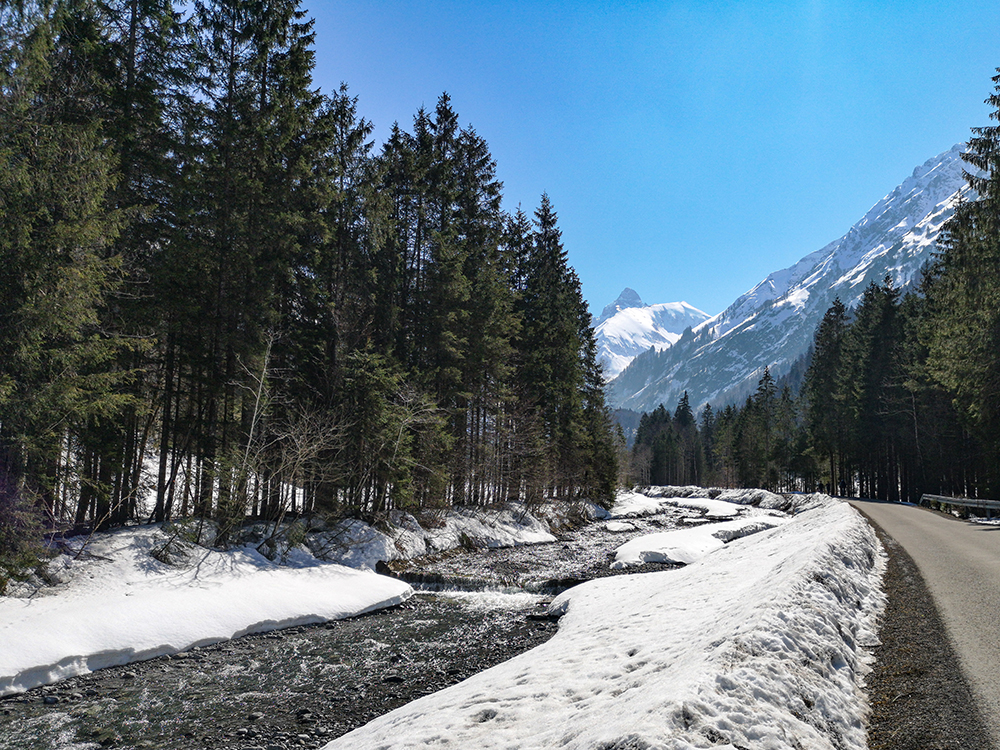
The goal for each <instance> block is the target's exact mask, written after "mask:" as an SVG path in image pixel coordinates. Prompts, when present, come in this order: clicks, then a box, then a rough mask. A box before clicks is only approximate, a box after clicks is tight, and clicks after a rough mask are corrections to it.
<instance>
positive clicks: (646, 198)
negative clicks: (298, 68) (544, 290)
mask: <svg viewBox="0 0 1000 750" xmlns="http://www.w3.org/2000/svg"><path fill="white" fill-rule="evenodd" d="M303 7H304V8H305V9H306V10H307V11H308V13H309V14H310V15H312V16H314V17H315V18H316V51H317V56H316V62H317V65H316V71H315V73H314V78H315V82H316V83H317V84H318V85H319V86H320V87H321V88H322V89H323V90H324V91H327V92H330V91H333V90H334V89H335V88H336V87H337V86H339V84H340V83H341V82H342V81H343V82H345V83H347V84H348V86H349V87H350V91H351V93H352V94H354V95H356V96H357V97H358V100H359V110H360V113H361V114H362V116H364V117H365V118H366V119H369V120H371V121H372V122H373V123H374V125H375V128H376V130H375V139H376V143H377V144H381V142H382V141H383V140H384V138H385V137H386V136H387V134H388V132H389V129H390V128H391V126H392V123H393V122H394V121H398V122H399V123H400V124H401V125H402V126H403V127H404V128H406V129H410V127H411V124H412V118H413V115H414V113H415V112H416V111H417V109H418V108H419V107H420V106H421V105H423V106H425V107H427V108H430V109H433V107H434V105H435V103H436V101H437V99H438V97H439V96H440V94H441V93H442V92H443V91H447V92H448V93H449V94H450V95H451V98H452V103H453V107H454V108H455V110H456V111H457V112H458V114H459V117H460V119H461V122H462V124H463V125H472V126H473V127H475V129H476V130H477V132H478V133H479V134H480V135H481V136H483V138H485V140H486V141H487V143H489V145H490V149H491V151H492V153H493V156H494V158H495V159H496V161H497V166H498V173H499V177H500V179H501V180H503V182H504V196H505V206H506V207H507V208H508V209H510V210H513V209H514V208H516V207H517V205H518V204H521V205H522V207H524V208H525V209H526V210H527V211H529V213H530V212H532V211H533V210H534V209H535V207H537V205H538V199H539V197H540V195H541V193H542V192H543V191H545V192H547V193H548V194H549V197H550V198H551V199H552V202H553V205H554V207H555V209H556V211H557V212H558V214H559V224H560V227H561V228H562V231H563V239H564V242H565V245H566V249H567V250H568V252H569V258H570V262H571V263H572V265H573V266H574V267H575V268H576V270H577V272H578V273H579V275H580V278H581V280H582V282H583V292H584V295H585V296H586V297H587V299H588V301H589V302H590V304H591V309H592V310H595V311H600V309H601V308H602V307H603V306H604V305H605V304H607V303H608V302H610V301H612V300H613V299H615V297H616V296H617V295H618V293H619V292H620V291H621V290H622V288H624V287H626V286H630V287H632V288H634V289H635V290H636V291H638V292H639V294H640V295H641V296H642V298H643V300H644V301H646V302H648V303H654V302H672V301H677V300H686V301H687V302H689V303H691V304H692V305H694V306H695V307H698V308H701V309H702V310H704V311H705V312H708V313H712V314H714V313H717V312H720V311H721V310H722V309H723V308H725V307H726V306H727V305H728V304H729V303H731V302H732V301H733V300H734V299H735V298H736V297H737V296H739V295H740V294H742V293H743V292H745V291H747V290H748V289H749V288H750V287H752V286H753V285H754V284H756V283H757V282H758V281H760V280H761V279H762V278H764V277H765V276H766V275H767V274H768V273H770V272H771V271H775V270H778V269H779V268H784V267H786V266H788V265H791V264H792V263H794V262H795V261H797V260H798V259H799V258H801V257H802V256H804V255H806V254H807V253H810V252H812V251H814V250H817V249H819V248H820V247H822V246H823V245H825V244H827V243H828V242H830V241H832V240H834V239H836V238H838V237H840V236H841V235H842V234H844V232H846V231H847V229H848V228H850V226H851V225H852V224H853V223H854V222H855V221H857V220H858V219H860V218H861V216H862V215H863V214H864V213H865V211H867V209H868V208H870V207H871V206H872V205H873V204H874V203H875V202H876V201H878V200H879V199H880V198H881V197H882V196H883V195H885V194H886V193H888V192H889V191H890V190H892V188H894V187H895V186H896V185H897V184H898V183H900V182H901V181H902V180H903V179H904V178H905V177H906V176H908V175H909V174H910V172H911V171H912V170H913V168H914V167H915V166H917V165H918V164H921V163H923V162H924V161H926V160H927V159H928V158H930V157H932V156H934V155H936V154H938V153H940V152H942V151H945V150H947V149H949V148H950V147H951V146H952V145H953V144H955V143H958V142H961V141H964V140H965V139H967V138H968V136H969V131H970V128H971V127H973V126H976V125H987V124H989V123H990V121H989V119H988V116H989V111H990V110H989V107H988V106H986V105H985V104H984V103H983V100H984V99H985V98H986V97H987V96H988V95H989V94H990V92H991V91H992V88H993V83H992V82H991V80H990V78H991V76H993V75H994V74H995V70H994V69H995V68H996V67H998V66H1000V3H997V2H995V0H994V1H993V2H978V1H977V0H968V1H966V2H962V3H944V2H940V1H938V2H922V1H921V0H911V1H910V2H892V3H890V2H882V3H880V2H865V3H862V2H824V1H823V0H801V1H795V0H790V1H789V2H781V1H777V2H766V3H765V2H726V1H724V0H723V1H717V2H588V1H587V0H574V1H573V2H479V1H477V0H454V1H453V0H342V1H340V2H318V1H314V2H312V3H311V4H310V3H309V2H308V0H306V2H304V6H303Z"/></svg>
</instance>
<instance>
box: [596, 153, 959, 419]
mask: <svg viewBox="0 0 1000 750" xmlns="http://www.w3.org/2000/svg"><path fill="white" fill-rule="evenodd" d="M963 149H964V145H962V144H960V145H956V146H954V147H953V148H952V149H951V150H949V151H946V152H945V153H943V154H940V155H939V156H936V157H934V158H933V159H929V160H928V161H926V162H925V163H924V164H922V165H921V166H919V167H917V168H916V169H915V170H913V174H912V175H910V177H908V178H907V179H906V180H904V181H903V183H902V184H901V185H899V187H897V188H896V189H895V190H893V191H892V192H891V193H889V194H888V195H887V196H885V197H884V198H883V199H882V200H880V201H879V202H878V203H876V204H875V205H874V206H873V207H872V208H871V210H869V211H868V213H866V214H865V215H864V217H863V218H862V219H861V220H860V221H859V222H858V223H856V224H855V225H854V226H853V227H851V229H850V230H849V231H848V232H847V234H845V235H844V236H843V237H841V238H840V239H838V240H836V241H834V242H831V243H830V244H829V245H827V246H826V247H824V248H822V249H820V250H817V251H816V252H813V253H810V254H809V255H807V256H806V257H804V258H803V259H802V260H800V261H799V262H798V263H796V264H795V265H793V266H791V267H789V268H786V269H784V270H781V271H777V272H775V273H772V274H771V275H769V276H768V277H767V278H766V279H764V280H763V281H761V282H760V283H759V284H757V285H756V286H755V287H754V288H753V289H751V290H750V291H749V292H747V293H746V294H744V295H742V296H741V297H739V298H738V299H737V300H736V301H735V302H733V304H731V305H730V306H729V307H728V308H726V309H725V310H724V311H723V312H721V313H719V314H718V315H716V316H715V317H713V318H709V319H708V320H705V321H704V322H700V324H698V325H696V326H694V327H693V329H692V330H690V331H686V332H684V333H683V335H682V336H681V337H680V338H678V339H677V340H676V341H674V342H669V343H663V344H661V345H657V344H656V343H655V342H654V343H652V344H651V345H652V347H653V348H652V350H650V348H649V346H647V347H646V350H645V351H643V352H642V353H641V354H637V355H636V356H634V359H633V360H632V361H631V362H630V363H629V364H628V365H627V367H625V369H624V370H621V371H620V374H618V375H617V377H615V378H614V380H612V381H611V382H610V383H609V384H608V403H609V404H610V405H611V406H613V407H621V408H628V409H634V410H637V411H649V410H651V409H654V408H656V407H657V406H658V405H659V404H661V403H662V404H665V405H666V406H667V407H668V408H673V407H674V406H675V405H676V403H677V400H678V399H679V398H680V396H681V394H682V393H683V392H684V391H687V392H688V396H689V398H690V400H691V404H692V405H693V406H694V405H697V406H699V407H700V406H701V405H703V404H705V403H712V404H714V405H723V404H725V403H730V402H732V401H734V400H737V399H741V398H744V397H745V396H746V394H747V393H749V392H750V390H751V389H752V388H753V387H754V386H755V385H756V382H757V380H758V379H759V378H760V374H761V372H762V371H763V369H764V366H765V365H767V366H770V368H771V373H772V374H773V375H775V376H780V375H782V374H783V373H785V372H787V371H788V370H789V369H790V368H791V366H792V365H793V364H794V363H795V361H796V360H798V359H800V358H801V357H802V356H803V355H804V354H805V353H806V352H807V351H808V349H809V346H810V345H811V343H812V340H813V336H814V334H815V332H816V327H817V325H819V321H820V320H821V319H822V317H823V315H824V314H825V313H826V311H827V310H828V309H829V307H830V305H831V303H832V302H833V300H834V298H836V297H840V299H841V301H842V302H843V303H844V304H845V305H846V306H847V307H848V308H851V307H853V306H855V305H857V303H858V301H859V300H860V299H861V295H862V294H863V292H864V290H865V288H866V287H867V286H868V284H869V283H870V282H872V281H875V282H882V280H883V279H884V278H885V276H886V275H888V276H890V277H891V279H892V282H893V284H895V285H896V286H897V287H900V288H906V287H908V286H910V285H911V284H912V283H913V282H914V281H916V280H917V279H919V275H920V269H921V268H922V266H923V265H924V264H925V263H926V262H927V261H928V260H929V259H930V255H931V249H932V247H933V246H934V243H935V241H936V240H937V237H938V234H939V232H940V231H941V227H942V226H943V224H944V223H945V222H946V221H947V220H948V218H949V217H950V216H951V215H952V212H953V211H954V207H955V204H956V202H957V201H958V200H959V197H960V196H962V195H963V194H965V193H966V192H967V191H968V187H967V185H966V182H965V179H964V177H963V168H964V167H968V165H967V164H966V163H965V162H963V161H962V158H961V157H962V151H963ZM626 291H631V290H626ZM635 296H636V299H638V295H635ZM621 302H622V298H619V300H618V301H617V302H616V303H612V305H609V306H608V307H607V308H605V313H607V312H608V311H609V310H610V309H613V308H615V305H617V304H619V303H621ZM626 302H627V300H626ZM640 302H641V300H640ZM671 304H683V303H671ZM657 307H660V306H659V305H653V306H642V307H632V308H629V307H626V308H624V309H616V312H614V314H613V315H612V316H611V317H609V318H607V319H606V320H605V321H604V322H602V323H601V326H606V325H607V324H608V323H611V321H616V320H620V321H624V320H626V319H631V318H632V317H633V316H635V317H640V314H641V313H642V312H643V311H644V310H650V309H654V308H657ZM687 307H688V308H689V309H691V310H694V308H690V306H687ZM695 312H697V311H695ZM601 326H598V330H600V328H601ZM622 327H624V324H622ZM610 328H611V329H612V333H611V334H608V333H607V332H605V333H603V334H598V338H599V341H600V340H601V336H602V335H603V336H604V340H606V341H608V342H612V341H617V340H621V341H622V342H624V341H625V340H626V338H627V337H625V336H624V335H619V337H618V339H614V338H613V335H614V334H616V333H617V330H618V324H616V325H615V326H610ZM606 330H607V329H606ZM640 339H641V336H639V335H636V336H634V337H633V340H634V341H635V342H636V345H638V343H639V341H640ZM609 347H610V343H609ZM623 347H624V343H623V344H621V345H620V348H622V352H623V353H622V355H621V356H626V355H625V354H624V348H623ZM610 352H611V349H609V354H608V357H609V358H610V357H611V356H612V354H611V353H610ZM602 353H603V348H602ZM607 372H609V373H610V372H611V369H610V368H609V369H608V370H607Z"/></svg>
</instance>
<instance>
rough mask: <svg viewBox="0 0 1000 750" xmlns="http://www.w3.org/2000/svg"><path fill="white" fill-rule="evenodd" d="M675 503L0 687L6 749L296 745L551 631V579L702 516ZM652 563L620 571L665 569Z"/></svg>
mask: <svg viewBox="0 0 1000 750" xmlns="http://www.w3.org/2000/svg"><path fill="white" fill-rule="evenodd" d="M697 515H698V514H697V513H696V512H692V511H685V510H682V509H677V510H674V511H670V512H667V513H664V514H661V515H657V516H652V517H648V518H644V519H633V520H630V521H628V522H624V523H623V522H615V523H614V524H611V525H607V524H603V523H596V524H592V525H589V526H586V527H584V528H582V529H578V530H576V531H574V532H571V533H569V534H566V535H565V536H564V537H563V538H562V539H561V540H560V541H559V542H555V543H550V544H541V545H532V546H530V547H514V548H505V549H487V550H465V551H461V552H458V553H455V552H453V553H447V554H443V555H439V556H435V557H430V558H424V559H421V560H417V561H410V562H407V563H405V564H396V565H394V567H393V573H394V574H396V575H400V576H401V577H405V578H408V579H410V580H414V581H416V582H417V583H416V585H417V587H418V588H419V587H421V585H422V584H421V583H420V582H419V581H421V580H422V581H424V582H425V584H424V588H452V589H454V588H456V587H457V588H462V589H472V590H473V591H471V592H469V591H465V592H463V591H452V592H441V593H434V592H431V591H424V592H421V593H419V594H418V595H416V596H414V597H413V598H412V599H410V600H409V601H407V602H406V603H405V604H403V605H400V606H398V607H394V608H392V609H388V610H383V611H380V612H375V613H373V614H370V615H366V616H364V617H358V618H354V619H351V620H342V621H337V622H331V623H327V624H324V625H316V626H310V627H298V628H291V629H287V630H283V631H277V632H272V633H268V634H263V635H255V636H248V637H245V638H239V639H236V640H232V641H227V642H225V643H221V644H217V645H214V646H209V647H204V648H200V649H194V650H192V651H189V652H186V653H182V654H178V655H176V656H173V657H164V658H159V659H155V660H152V661H148V662H142V663H134V664H129V665H127V666H123V667H116V668H112V669H105V670H101V671H99V672H96V673H94V674H90V675H86V676H82V677H77V678H73V679H70V680H66V681H63V682H61V683H58V684H56V685H51V686H47V687H42V688H39V689H36V690H32V691H29V692H27V693H25V694H23V695H19V696H13V697H9V698H5V699H0V750H55V749H56V748H59V749H60V750H70V749H72V750H83V749H84V748H99V747H115V748H164V747H170V748H177V749H178V750H183V749H185V748H192V749H194V748H198V749H203V748H221V749H223V750H251V749H252V748H260V749H261V750H290V749H292V748H316V747H321V746H322V745H323V744H325V743H326V742H328V741H329V740H331V739H334V738H335V737H338V736H340V735H342V734H345V733H346V732H349V731H350V730H351V729H354V728H355V727H358V726H361V725H362V724H365V723H367V722H368V721H370V720H371V719H373V718H375V717H376V716H379V715H381V714H384V713H386V712H388V711H391V710H392V709H394V708H396V707H398V706H400V705H403V704H405V703H408V702H409V701H411V700H414V699H416V698H418V697H420V696H422V695H425V694H428V693H431V692H434V691H437V690H440V689H442V688H444V687H447V686H448V685H451V684H453V683H455V682H459V681H460V680H463V679H465V678H466V677H468V676H470V675H472V674H475V673H476V672H479V671H482V670H484V669H487V668H489V667H491V666H493V665H495V664H498V663H500V662H502V661H505V660H507V659H509V658H511V657H512V656H515V655H516V654H519V653H521V652H523V651H525V650H527V649H530V648H532V647H534V646H535V645H538V644H539V643H542V642H543V641H545V640H547V639H548V638H550V637H551V636H552V635H553V633H554V632H555V630H556V627H557V624H556V623H555V622H552V621H550V620H548V619H546V618H545V617H544V612H545V605H546V603H547V601H548V600H549V598H550V597H551V596H552V595H553V594H554V593H556V592H558V591H559V590H562V589H564V588H566V587H567V586H569V585H573V584H575V583H577V582H579V581H582V580H586V579H589V578H594V577H598V576H603V575H610V574H612V573H613V571H611V570H610V569H609V568H608V562H609V560H610V556H611V554H613V550H614V549H615V547H617V546H618V545H620V544H623V543H624V542H625V541H627V540H628V539H630V538H632V537H634V536H636V535H637V534H640V533H649V532H650V531H657V530H663V529H667V528H674V527H676V526H678V525H683V524H685V523H694V522H697V521H698V519H697ZM663 568H664V566H662V565H646V566H643V567H642V568H639V569H635V568H633V569H630V570H629V571H628V572H641V571H643V570H662V569H663Z"/></svg>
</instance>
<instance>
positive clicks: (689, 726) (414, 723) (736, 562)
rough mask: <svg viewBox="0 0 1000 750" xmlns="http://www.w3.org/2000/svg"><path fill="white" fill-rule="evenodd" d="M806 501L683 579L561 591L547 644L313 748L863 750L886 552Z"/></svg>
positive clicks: (633, 579) (866, 534)
mask: <svg viewBox="0 0 1000 750" xmlns="http://www.w3.org/2000/svg"><path fill="white" fill-rule="evenodd" d="M811 502H813V504H814V505H815V507H813V508H812V509H810V510H805V511H803V512H801V513H799V514H798V515H796V516H795V517H794V518H792V519H791V520H790V521H789V522H788V523H786V524H784V525H782V526H779V527H777V528H775V529H772V530H770V531H766V532H763V533H759V534H755V535H753V536H749V537H746V538H744V539H741V540H739V541H738V542H736V543H733V544H730V545H727V546H726V547H724V548H723V549H720V550H718V551H717V552H715V553H714V554H712V555H709V556H707V557H705V558H703V559H701V560H699V561H697V562H695V563H693V564H691V565H688V566H687V567H685V568H681V569H678V570H672V571H664V572H662V573H645V574H642V575H633V576H617V577H613V578H602V579H598V580H595V581H590V582H588V583H585V584H582V585H580V586H577V587H574V588H572V589H570V590H568V591H566V592H565V593H563V594H561V595H560V596H559V597H557V598H556V599H555V600H554V601H553V602H552V605H551V607H550V611H551V612H552V613H553V614H562V619H561V620H560V623H559V631H558V633H557V634H556V635H555V636H554V637H553V638H552V639H551V640H550V641H548V642H546V643H544V644H542V645H541V646H538V647H536V648H534V649H532V650H531V651H528V652H526V653H524V654H522V655H520V656H518V657H515V658H514V659H511V660H510V661H508V662H505V663H503V664H501V665H498V666H496V667H494V668H492V669H490V670H487V671H485V672H482V673H480V674H477V675H474V676H473V677H470V678H469V679H467V680H465V681H463V682H461V683H459V684H457V685H454V686H452V687H450V688H447V689H445V690H442V691H440V692H438V693H435V694H433V695H429V696H426V697H424V698H421V699H419V700H417V701H414V702H413V703H410V704H408V705H406V706H403V707H401V708H399V709H396V710H395V711H393V712H391V713H389V714H387V715H385V716H382V717H380V718H378V719H376V720H375V721H373V722H371V723H369V724H368V725H366V726H364V727H361V728H359V729H357V730H355V731H353V732H351V733H349V734H347V735H345V736H343V737H340V738H338V739H337V740H334V741H333V742H331V743H330V744H328V745H327V746H326V750H340V749H341V748H351V750H375V749H376V748H389V747H391V748H394V749H398V750H402V749H403V748H426V747H438V746H445V745H447V746H450V747H476V748H512V747H516V748H527V749H533V748H551V747H563V748H568V749H570V750H575V749H579V750H584V749H587V750H590V749H591V748H596V747H605V748H613V747H614V748H625V747H632V748H669V749H670V750H693V748H706V747H720V748H725V747H728V748H734V747H753V748H767V750H793V748H810V750H834V748H836V749H837V750H864V748H865V747H866V737H865V729H864V719H865V716H866V714H867V706H866V702H865V697H864V694H863V690H862V688H863V682H864V676H865V674H866V673H867V672H868V671H869V667H868V663H869V661H870V658H871V657H870V654H869V652H868V649H869V648H870V647H871V646H873V645H875V644H876V643H877V639H876V637H875V635H874V630H875V624H876V618H877V616H878V614H879V612H880V611H881V608H882V606H883V604H884V596H883V594H882V593H881V590H880V579H881V575H882V572H883V570H884V566H885V561H884V553H883V552H882V551H881V548H880V546H879V543H878V541H877V539H876V538H875V535H874V533H873V532H872V530H871V528H870V526H869V525H868V524H867V523H866V522H865V521H864V520H863V519H862V518H861V516H860V515H859V514H858V513H857V512H856V511H854V510H853V509H852V508H851V507H850V506H848V505H847V504H845V503H840V502H837V501H834V500H832V499H830V498H825V497H818V496H817V497H814V498H813V499H812V501H811Z"/></svg>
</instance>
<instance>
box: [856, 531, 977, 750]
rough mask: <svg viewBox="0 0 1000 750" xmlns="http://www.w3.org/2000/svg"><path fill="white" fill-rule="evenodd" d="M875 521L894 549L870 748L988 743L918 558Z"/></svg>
mask: <svg viewBox="0 0 1000 750" xmlns="http://www.w3.org/2000/svg"><path fill="white" fill-rule="evenodd" d="M872 526H874V527H875V530H876V532H877V533H878V535H879V538H880V539H881V540H882V544H883V545H884V546H885V548H886V551H887V552H888V553H889V565H888V569H887V570H886V575H885V589H886V593H887V594H888V599H889V601H888V604H887V605H886V610H885V614H884V615H883V622H882V626H881V629H880V631H879V639H880V640H881V641H882V645H881V646H879V647H877V648H875V649H873V652H874V656H875V664H874V665H873V666H874V671H873V672H872V674H870V675H869V677H868V694H869V698H870V700H871V708H872V714H871V718H870V720H869V727H868V747H869V749H870V750H988V749H989V748H991V747H992V746H991V744H990V740H989V734H988V733H987V731H986V729H985V727H984V725H983V720H982V718H981V716H980V715H979V711H978V709H977V707H976V704H975V701H974V698H973V696H972V691H971V689H970V688H969V685H968V683H967V682H966V680H965V677H964V676H963V674H962V672H961V669H960V668H959V665H958V657H957V655H956V654H955V652H954V650H953V649H952V647H951V644H950V643H949V641H948V638H947V636H946V634H945V628H944V623H943V622H942V621H941V617H940V615H939V614H938V611H937V608H936V607H935V605H934V602H933V600H932V599H931V596H930V593H929V592H928V591H927V588H926V586H925V585H924V582H923V579H922V578H921V577H920V572H919V570H918V569H917V566H916V565H915V564H914V562H913V560H912V558H911V557H910V556H909V555H908V554H907V553H906V551H905V550H903V548H902V547H900V546H899V544H897V543H896V541H895V540H893V539H892V537H890V536H888V535H887V534H885V533H884V532H883V531H882V530H881V529H880V528H879V527H878V526H877V525H876V524H874V523H872Z"/></svg>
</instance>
